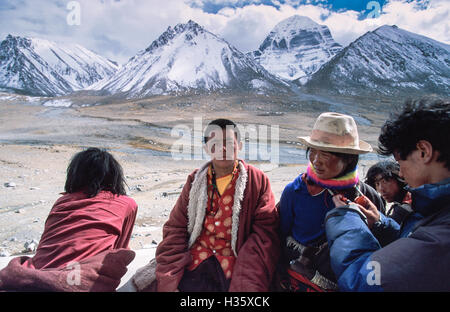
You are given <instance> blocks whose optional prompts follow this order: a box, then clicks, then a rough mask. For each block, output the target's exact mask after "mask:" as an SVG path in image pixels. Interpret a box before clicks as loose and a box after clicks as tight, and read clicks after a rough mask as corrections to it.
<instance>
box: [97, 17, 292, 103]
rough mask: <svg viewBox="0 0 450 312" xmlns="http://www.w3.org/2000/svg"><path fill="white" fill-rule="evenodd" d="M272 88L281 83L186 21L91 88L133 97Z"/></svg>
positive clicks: (213, 35)
mask: <svg viewBox="0 0 450 312" xmlns="http://www.w3.org/2000/svg"><path fill="white" fill-rule="evenodd" d="M273 85H285V84H284V83H283V82H281V81H280V80H278V79H277V78H275V77H274V76H272V75H270V74H269V73H268V72H267V71H265V70H264V68H262V67H261V66H259V65H257V64H255V62H254V61H253V60H252V59H251V58H249V57H247V56H245V55H244V54H243V53H241V52H239V51H238V50H237V49H236V48H234V47H232V46H231V45H230V44H229V43H227V42H226V41H225V40H224V39H222V38H220V37H218V36H216V35H215V34H213V33H211V32H209V31H207V30H205V29H204V28H203V27H201V26H200V25H198V24H197V23H195V22H194V21H192V20H191V21H189V22H187V23H186V24H177V25H176V26H175V27H173V28H172V27H169V28H167V30H166V31H165V32H164V33H163V34H161V36H159V37H158V39H156V40H155V41H153V42H152V44H151V45H150V46H149V47H148V48H147V49H145V50H143V51H140V52H139V53H138V54H137V55H135V56H134V57H132V58H131V59H130V60H129V61H128V63H126V64H125V65H124V66H123V67H122V68H121V70H120V71H118V72H117V74H116V75H114V76H113V77H112V78H111V79H109V80H107V81H104V82H101V83H98V84H96V85H95V86H93V87H92V89H94V90H103V91H106V92H109V93H122V94H125V95H126V96H127V97H129V98H133V97H144V96H148V95H156V94H168V93H177V92H190V91H193V90H201V91H212V90H219V89H230V88H238V89H255V86H258V87H261V86H267V87H268V88H271V87H273ZM195 92H196V91H195Z"/></svg>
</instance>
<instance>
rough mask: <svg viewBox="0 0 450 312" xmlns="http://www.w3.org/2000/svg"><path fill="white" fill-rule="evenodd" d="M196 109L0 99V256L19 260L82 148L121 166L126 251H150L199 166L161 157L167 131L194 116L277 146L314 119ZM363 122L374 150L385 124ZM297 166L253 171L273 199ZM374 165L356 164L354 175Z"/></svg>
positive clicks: (376, 117)
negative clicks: (129, 230)
mask: <svg viewBox="0 0 450 312" xmlns="http://www.w3.org/2000/svg"><path fill="white" fill-rule="evenodd" d="M163 100H164V99H158V101H163ZM204 105H205V104H204V103H201V102H199V104H198V105H188V106H187V107H183V106H182V105H181V106H180V105H179V103H175V104H173V105H168V106H161V105H160V103H152V102H151V101H150V102H149V101H147V102H145V103H142V102H130V103H122V104H111V105H101V106H94V107H77V108H51V107H44V106H41V105H37V104H33V105H30V104H24V103H20V101H19V102H18V101H17V100H14V101H8V100H0V229H1V231H0V255H3V256H7V255H17V254H23V253H27V251H26V249H25V247H24V246H25V245H26V244H27V243H29V242H31V241H33V240H34V241H35V242H38V241H39V238H40V236H41V234H42V231H43V228H44V223H45V220H46V217H47V215H48V213H49V211H50V209H51V207H52V205H53V203H54V202H55V201H56V199H57V198H58V197H59V196H60V193H61V192H62V191H63V187H64V182H65V174H66V168H67V165H68V163H69V161H70V159H71V157H72V156H73V155H74V154H75V153H76V152H78V151H81V150H82V149H83V148H84V147H87V146H97V147H103V148H108V149H109V150H110V151H111V152H112V153H113V155H114V156H116V157H117V159H118V160H119V162H120V163H121V164H122V166H123V169H124V172H125V175H126V180H127V183H128V186H129V195H130V196H131V197H132V198H133V199H134V200H135V201H136V202H137V203H138V206H139V210H138V216H137V220H136V225H135V227H134V230H133V235H132V239H131V242H130V247H131V248H132V249H135V250H138V249H147V248H154V247H155V246H156V245H157V243H158V242H159V241H160V240H161V226H162V225H163V223H164V222H165V221H166V220H167V217H168V215H169V213H170V210H171V209H172V207H173V205H174V203H175V201H176V199H177V197H178V194H179V192H180V191H181V188H182V186H183V184H184V183H185V181H186V177H187V175H188V174H189V173H190V172H192V170H194V169H195V168H198V167H199V166H200V165H201V164H202V163H203V162H204V161H202V160H174V159H173V158H172V157H168V156H167V152H168V151H170V147H171V145H172V144H173V143H174V141H175V140H176V138H174V137H172V136H171V135H170V133H171V129H172V128H173V127H174V126H176V125H186V126H189V127H192V126H193V119H194V118H195V117H196V118H200V117H201V118H202V119H203V126H206V124H207V122H208V121H209V120H212V119H214V118H218V117H223V118H230V119H233V120H235V121H236V122H237V123H242V124H249V123H254V124H262V125H268V126H270V125H278V126H279V129H280V141H281V142H289V143H290V144H293V143H291V142H295V138H296V137H297V136H300V135H308V134H309V131H310V129H311V128H312V126H313V124H314V120H315V118H316V117H317V116H318V115H319V113H320V112H314V111H309V112H296V113H294V112H293V113H288V114H284V115H279V116H260V115H261V114H257V113H255V112H253V111H243V110H242V109H240V108H239V109H236V108H233V107H226V108H223V107H222V110H219V109H217V108H216V109H210V110H209V112H208V113H199V112H200V111H205V107H204ZM219 107H220V105H219ZM202 109H203V110H202ZM364 117H365V118H367V120H370V121H371V125H361V126H359V130H360V137H361V138H362V139H364V140H367V141H368V142H369V143H371V144H372V145H374V143H375V142H376V139H377V136H378V133H379V130H378V129H379V126H380V125H381V123H382V122H383V121H384V118H385V117H384V115H381V114H376V113H375V112H374V113H370V112H366V114H365V115H364ZM154 151H156V153H155V152H154ZM158 151H165V152H166V156H164V155H162V154H160V153H158ZM304 161H305V160H304V159H301V160H299V163H298V164H289V165H283V164H282V165H280V166H279V167H276V168H272V167H271V166H267V164H261V163H257V162H253V164H254V165H256V166H259V167H261V169H263V170H265V171H266V173H267V175H268V176H269V178H270V181H271V185H272V189H273V192H274V194H275V197H276V199H277V200H278V199H279V198H280V195H281V192H282V190H283V188H284V186H285V185H286V184H287V183H289V182H290V181H292V180H293V179H294V178H295V177H296V176H297V175H298V174H299V173H300V172H302V171H303V170H304V169H305V164H304ZM374 161H375V159H369V160H363V161H361V166H360V171H361V172H360V174H361V175H364V174H365V171H366V169H367V168H368V166H369V165H370V164H372V163H373V162H374ZM251 163H252V162H251Z"/></svg>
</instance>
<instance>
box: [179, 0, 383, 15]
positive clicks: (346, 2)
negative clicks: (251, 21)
mask: <svg viewBox="0 0 450 312" xmlns="http://www.w3.org/2000/svg"><path fill="white" fill-rule="evenodd" d="M370 1H373V0H333V1H329V0H299V1H284V0H279V1H269V0H239V1H233V0H228V1H227V0H225V1H214V0H213V1H188V2H189V3H190V5H191V6H193V7H198V8H201V9H203V11H205V12H208V13H218V12H219V11H220V10H221V9H223V8H226V7H231V8H236V7H238V8H243V7H245V6H248V5H251V4H257V5H268V6H273V7H275V8H280V7H281V5H286V4H287V5H291V6H292V7H294V8H295V7H299V6H301V5H305V4H313V5H317V6H321V7H324V8H328V9H330V10H331V11H334V12H338V11H342V10H354V11H357V12H361V13H364V11H366V7H367V4H368V3H369V2H370ZM377 2H378V3H379V4H380V7H382V6H383V5H384V4H385V3H386V0H378V1H377Z"/></svg>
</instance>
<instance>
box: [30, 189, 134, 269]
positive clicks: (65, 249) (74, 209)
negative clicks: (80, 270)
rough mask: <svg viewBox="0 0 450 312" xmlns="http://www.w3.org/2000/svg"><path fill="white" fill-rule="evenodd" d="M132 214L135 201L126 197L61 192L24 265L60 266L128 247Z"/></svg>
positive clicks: (42, 267)
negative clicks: (90, 195)
mask: <svg viewBox="0 0 450 312" xmlns="http://www.w3.org/2000/svg"><path fill="white" fill-rule="evenodd" d="M136 214H137V205H136V202H135V201H134V200H133V199H132V198H130V197H128V196H123V195H121V196H117V195H113V194H112V193H110V192H105V191H102V192H100V193H99V194H98V195H97V196H95V197H93V198H87V196H86V194H84V193H82V192H78V193H72V194H64V195H63V196H62V197H60V198H59V199H58V200H57V201H56V203H55V204H54V206H53V208H52V210H51V211H50V214H49V216H48V218H47V221H46V222H45V228H44V233H43V234H42V236H41V240H40V242H39V246H38V248H37V250H36V255H35V256H34V257H33V258H31V259H30V260H29V261H27V263H26V265H27V266H28V267H34V268H36V269H46V268H61V267H65V266H66V265H67V264H68V263H70V262H72V261H80V260H83V259H86V258H88V257H91V256H94V255H97V254H99V253H101V252H103V251H105V250H110V249H119V248H128V243H129V241H130V237H131V232H132V230H133V225H134V221H135V219H136Z"/></svg>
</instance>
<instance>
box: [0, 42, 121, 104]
mask: <svg viewBox="0 0 450 312" xmlns="http://www.w3.org/2000/svg"><path fill="white" fill-rule="evenodd" d="M117 70H118V66H117V64H116V63H114V62H112V61H110V60H107V59H105V58H104V57H102V56H100V55H97V54H96V53H94V52H92V51H90V50H88V49H86V48H84V47H82V46H80V45H77V44H57V43H55V42H51V41H47V40H43V39H36V38H23V37H18V36H12V35H8V36H7V37H6V39H5V40H3V41H2V42H1V43H0V89H3V90H9V91H13V92H19V93H26V94H32V95H44V96H55V95H64V94H67V93H70V92H73V91H76V90H81V89H84V88H86V87H88V86H90V85H91V84H93V83H95V82H97V81H99V80H101V79H104V78H106V77H109V76H111V75H113V74H114V73H115V72H116V71H117Z"/></svg>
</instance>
